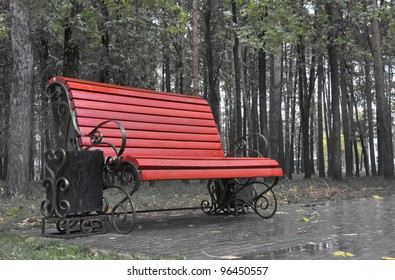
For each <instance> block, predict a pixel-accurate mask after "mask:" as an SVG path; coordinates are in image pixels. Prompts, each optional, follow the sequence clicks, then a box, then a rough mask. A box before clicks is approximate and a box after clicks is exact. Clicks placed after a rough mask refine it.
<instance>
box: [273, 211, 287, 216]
mask: <svg viewBox="0 0 395 280" xmlns="http://www.w3.org/2000/svg"><path fill="white" fill-rule="evenodd" d="M276 214H277V215H279V214H280V215H281V214H284V215H289V213H288V212H282V211H277V212H276Z"/></svg>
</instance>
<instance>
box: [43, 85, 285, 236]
mask: <svg viewBox="0 0 395 280" xmlns="http://www.w3.org/2000/svg"><path fill="white" fill-rule="evenodd" d="M47 93H48V96H49V98H50V99H51V102H52V106H53V114H54V119H55V130H56V145H57V147H58V149H57V150H56V151H54V150H48V151H47V152H46V153H45V157H46V158H47V159H48V162H52V163H51V164H52V166H50V164H48V165H47V169H48V171H49V173H50V176H49V177H48V178H47V179H46V180H45V181H44V184H43V185H44V187H45V188H46V189H47V188H52V189H53V192H52V193H53V196H52V198H51V199H45V200H44V201H43V202H42V204H41V212H42V214H43V216H44V219H43V223H42V233H43V235H45V234H46V233H45V229H46V224H51V223H54V224H56V228H57V230H58V232H59V234H57V235H56V236H59V235H62V234H64V235H65V236H66V238H68V237H70V235H71V233H72V232H74V231H73V230H74V229H75V228H77V232H79V233H80V234H81V233H82V235H87V234H94V233H103V232H106V230H107V221H108V222H109V223H110V224H111V225H112V226H113V227H114V228H115V230H117V231H118V232H119V233H129V232H130V231H131V230H132V229H133V226H134V221H135V216H136V212H137V211H136V207H135V205H134V203H133V201H132V196H133V194H134V193H135V192H137V191H138V190H139V188H140V180H139V178H138V170H137V169H136V167H135V166H134V165H133V163H131V162H128V161H122V159H121V156H122V154H123V152H124V150H125V147H126V141H127V137H126V130H125V128H124V127H123V125H122V124H121V123H120V122H118V121H116V120H106V121H103V122H102V123H100V124H99V125H98V126H96V127H95V128H94V129H93V130H92V131H91V132H90V133H88V135H86V136H89V137H90V139H91V145H90V146H88V147H86V148H85V150H89V149H93V148H95V147H98V146H107V147H110V148H112V149H113V150H114V153H115V156H109V157H107V158H106V159H105V163H104V170H103V177H104V178H103V191H104V192H106V191H107V190H111V189H112V190H116V191H118V192H120V193H121V194H122V195H123V198H122V199H121V200H119V201H117V202H115V203H114V205H113V206H112V207H110V203H109V200H108V199H107V198H106V197H105V195H103V209H102V210H101V211H97V212H96V213H79V214H78V215H75V214H73V213H69V211H68V209H69V208H70V204H69V202H68V201H65V200H61V201H59V199H58V195H57V193H58V192H65V191H67V190H68V188H69V183H68V179H67V178H64V177H60V176H59V174H60V173H59V172H60V170H61V169H62V168H63V164H64V161H65V157H66V152H65V150H74V151H75V150H76V151H78V150H80V147H79V144H78V138H79V137H81V136H84V135H83V134H82V133H81V131H80V130H79V128H78V126H77V122H76V116H75V113H74V112H73V110H72V108H71V107H70V99H69V97H68V94H67V88H66V87H65V86H64V85H63V84H62V83H60V82H54V83H51V84H50V85H49V86H48V88H47ZM110 122H112V123H114V124H116V125H117V127H118V128H119V131H120V134H121V137H122V144H121V147H120V148H117V147H115V146H114V145H112V144H111V143H108V142H105V141H103V134H102V133H101V131H100V129H101V128H102V127H103V126H104V125H106V124H107V123H110ZM65 139H66V141H64V140H65ZM234 146H235V147H236V149H235V151H233V152H231V153H229V154H227V156H251V155H254V156H255V157H256V156H258V157H265V156H266V154H267V152H268V150H269V146H268V141H267V139H266V138H265V137H264V136H263V135H261V134H258V133H252V134H248V135H246V136H244V137H242V138H240V139H238V140H237V141H236V142H235V144H234ZM252 147H258V148H259V150H260V151H258V150H256V149H254V148H252ZM117 178H118V179H119V178H120V180H118V181H120V184H119V185H118V184H117V180H116V179H117ZM277 182H278V178H275V179H274V180H273V181H272V183H271V184H268V183H267V182H264V180H259V179H256V178H238V179H237V178H236V179H211V180H208V183H207V189H208V193H209V196H210V198H209V199H208V200H204V201H202V203H201V206H200V208H201V210H202V211H203V212H204V213H206V214H209V215H213V214H228V215H239V214H245V213H247V212H248V209H249V208H251V209H252V210H253V211H254V212H255V213H257V214H258V215H259V216H260V217H262V218H270V217H272V216H273V215H274V214H275V212H276V209H277V199H276V197H275V195H274V192H273V190H272V189H273V187H274V186H275V185H276V184H277ZM124 186H129V187H131V190H130V191H126V190H125V189H124ZM179 209H180V208H177V209H162V210H164V211H168V210H179ZM182 209H198V208H196V207H193V208H182ZM138 212H144V211H138ZM149 212H150V211H149ZM103 217H104V218H103ZM78 225H79V227H78ZM73 236H76V235H73ZM77 236H78V235H77Z"/></svg>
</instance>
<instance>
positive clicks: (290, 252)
mask: <svg viewBox="0 0 395 280" xmlns="http://www.w3.org/2000/svg"><path fill="white" fill-rule="evenodd" d="M335 245H336V244H335V243H334V242H333V241H324V242H317V243H315V242H309V243H308V244H306V245H303V246H293V247H289V248H284V249H279V250H275V251H270V252H265V253H263V254H258V255H256V256H255V257H254V259H271V260H276V259H292V256H294V257H297V258H298V259H300V255H299V253H301V252H303V256H304V257H303V259H309V256H313V255H315V254H317V253H323V252H330V251H333V249H334V246H335ZM246 259H251V256H250V257H247V258H246Z"/></svg>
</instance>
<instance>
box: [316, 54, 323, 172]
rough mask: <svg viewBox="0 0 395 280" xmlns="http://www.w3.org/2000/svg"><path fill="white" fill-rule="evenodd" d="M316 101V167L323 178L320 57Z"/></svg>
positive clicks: (321, 69) (320, 58)
mask: <svg viewBox="0 0 395 280" xmlns="http://www.w3.org/2000/svg"><path fill="white" fill-rule="evenodd" d="M317 71H318V100H317V124H318V135H317V144H318V145H317V167H318V176H319V177H321V178H323V177H325V160H324V129H323V110H322V99H323V98H322V96H323V91H324V66H323V61H322V56H320V57H319V59H318V67H317Z"/></svg>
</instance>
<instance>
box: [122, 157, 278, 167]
mask: <svg viewBox="0 0 395 280" xmlns="http://www.w3.org/2000/svg"><path fill="white" fill-rule="evenodd" d="M125 160H127V161H128V160H129V161H131V162H133V163H134V164H135V166H136V167H137V168H139V169H185V168H189V169H192V168H199V169H202V168H206V169H210V168H267V167H278V163H277V161H275V160H272V159H267V158H266V159H263V158H224V159H198V160H196V159H195V160H194V159H185V158H177V159H163V158H162V159H161V158H132V157H126V158H125Z"/></svg>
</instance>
